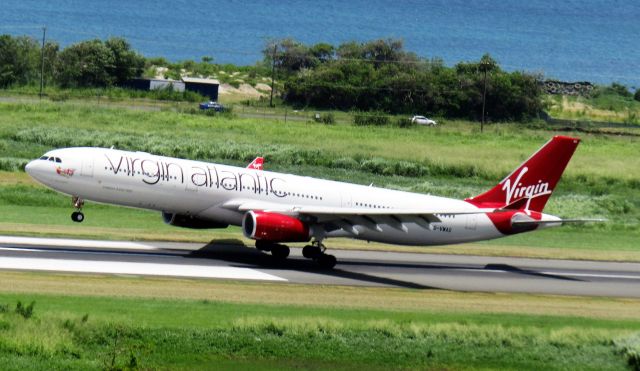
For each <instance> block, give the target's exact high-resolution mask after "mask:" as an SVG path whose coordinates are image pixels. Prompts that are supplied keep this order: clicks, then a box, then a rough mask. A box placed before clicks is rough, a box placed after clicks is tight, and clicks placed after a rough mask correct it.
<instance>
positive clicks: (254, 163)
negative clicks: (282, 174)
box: [247, 157, 264, 170]
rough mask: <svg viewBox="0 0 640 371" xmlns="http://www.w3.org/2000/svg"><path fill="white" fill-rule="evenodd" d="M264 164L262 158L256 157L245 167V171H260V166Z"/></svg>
mask: <svg viewBox="0 0 640 371" xmlns="http://www.w3.org/2000/svg"><path fill="white" fill-rule="evenodd" d="M263 163H264V158H262V157H256V158H255V159H254V160H253V161H251V163H250V164H249V165H248V166H247V169H255V170H262V165H263Z"/></svg>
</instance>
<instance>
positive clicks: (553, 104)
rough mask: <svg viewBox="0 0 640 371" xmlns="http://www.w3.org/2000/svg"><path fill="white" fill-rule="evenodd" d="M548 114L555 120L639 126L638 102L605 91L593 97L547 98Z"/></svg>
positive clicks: (558, 96)
mask: <svg viewBox="0 0 640 371" xmlns="http://www.w3.org/2000/svg"><path fill="white" fill-rule="evenodd" d="M547 102H548V103H549V114H550V115H551V116H552V117H555V118H561V119H570V120H579V121H604V122H613V123H625V124H631V125H640V102H638V101H636V100H634V99H633V97H623V96H620V95H618V94H616V93H611V92H607V91H606V89H605V90H603V91H602V92H601V93H599V94H597V95H596V96H595V97H590V98H585V97H572V96H560V95H555V96H549V97H548V98H547Z"/></svg>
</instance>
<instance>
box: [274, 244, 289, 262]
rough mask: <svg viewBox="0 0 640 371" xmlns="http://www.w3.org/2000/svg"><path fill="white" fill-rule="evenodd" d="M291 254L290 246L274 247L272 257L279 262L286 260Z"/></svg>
mask: <svg viewBox="0 0 640 371" xmlns="http://www.w3.org/2000/svg"><path fill="white" fill-rule="evenodd" d="M290 253H291V249H289V246H285V245H274V246H273V247H272V248H271V255H272V256H273V257H274V258H276V259H278V260H280V259H286V258H287V257H288V256H289V254H290Z"/></svg>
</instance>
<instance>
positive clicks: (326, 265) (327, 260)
mask: <svg viewBox="0 0 640 371" xmlns="http://www.w3.org/2000/svg"><path fill="white" fill-rule="evenodd" d="M316 262H317V263H318V265H319V266H320V268H323V269H333V267H335V266H336V263H337V262H338V259H336V257H335V256H333V255H328V254H320V255H319V256H318V258H317V259H316Z"/></svg>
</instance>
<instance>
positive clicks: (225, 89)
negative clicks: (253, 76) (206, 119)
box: [218, 84, 270, 98]
mask: <svg viewBox="0 0 640 371" xmlns="http://www.w3.org/2000/svg"><path fill="white" fill-rule="evenodd" d="M258 85H264V84H257V85H256V86H258ZM260 90H263V89H262V88H261V89H260ZM269 90H270V89H269ZM218 93H219V94H220V95H241V96H244V97H246V98H260V97H263V96H266V95H267V94H266V93H264V92H261V91H259V90H258V89H256V88H254V87H253V86H251V85H249V84H240V86H238V87H237V88H235V87H233V86H231V85H230V84H220V87H219V88H218Z"/></svg>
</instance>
